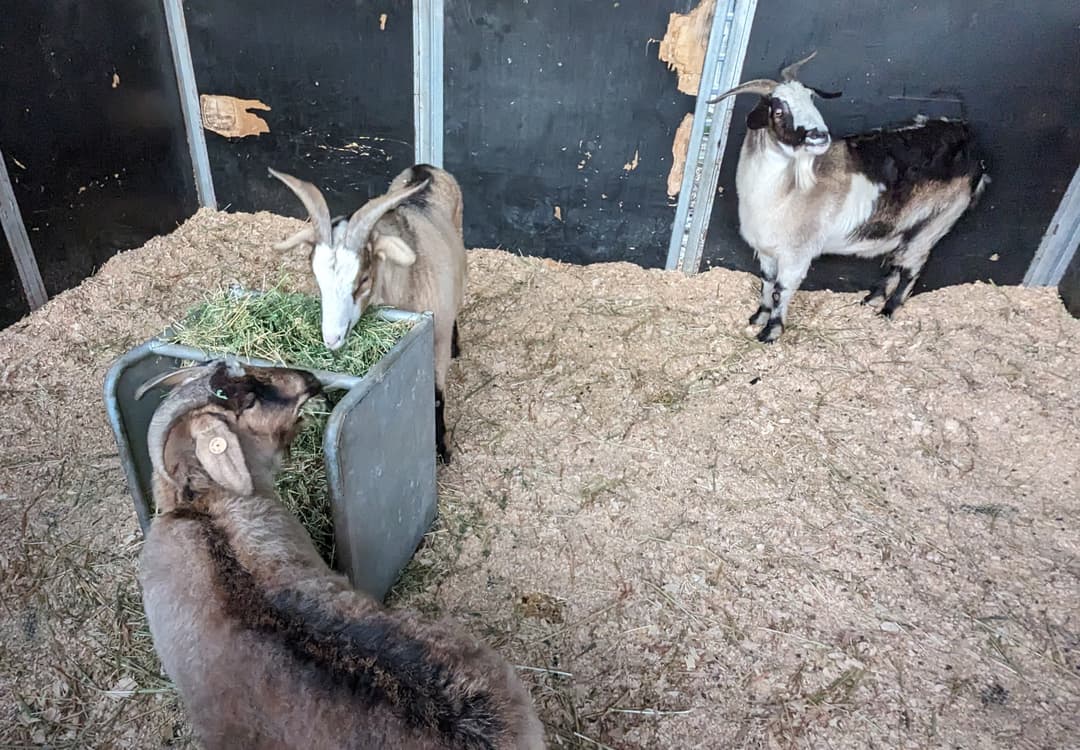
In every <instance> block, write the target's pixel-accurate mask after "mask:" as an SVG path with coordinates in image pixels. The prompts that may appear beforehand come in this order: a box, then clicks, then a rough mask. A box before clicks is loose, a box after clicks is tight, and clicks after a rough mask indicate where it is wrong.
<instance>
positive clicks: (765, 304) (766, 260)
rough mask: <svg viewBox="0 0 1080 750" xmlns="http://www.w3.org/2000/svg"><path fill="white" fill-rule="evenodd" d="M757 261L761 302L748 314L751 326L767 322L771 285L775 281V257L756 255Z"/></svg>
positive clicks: (769, 310)
mask: <svg viewBox="0 0 1080 750" xmlns="http://www.w3.org/2000/svg"><path fill="white" fill-rule="evenodd" d="M758 263H759V264H760V265H761V304H759V305H758V309H757V310H756V311H755V312H754V314H753V315H751V316H750V325H752V326H763V325H765V323H766V322H768V320H769V316H770V315H771V314H772V309H773V301H772V293H773V285H774V284H775V283H776V258H774V257H772V256H770V255H758Z"/></svg>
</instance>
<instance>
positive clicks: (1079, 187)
mask: <svg viewBox="0 0 1080 750" xmlns="http://www.w3.org/2000/svg"><path fill="white" fill-rule="evenodd" d="M1077 245H1080V167H1077V168H1076V172H1075V173H1074V174H1073V178H1072V181H1071V182H1070V183H1069V187H1068V189H1066V191H1065V195H1063V196H1061V203H1059V204H1058V207H1057V211H1055V212H1054V217H1053V218H1052V219H1051V220H1050V225H1049V226H1048V227H1047V228H1046V234H1044V235H1043V238H1042V242H1040V243H1039V249H1038V250H1036V251H1035V257H1034V258H1032V259H1031V265H1030V266H1028V270H1027V273H1026V274H1025V275H1024V285H1025V286H1057V285H1058V283H1060V281H1061V277H1062V276H1064V275H1065V271H1066V269H1068V267H1069V263H1071V262H1072V259H1073V256H1074V255H1076V247H1077Z"/></svg>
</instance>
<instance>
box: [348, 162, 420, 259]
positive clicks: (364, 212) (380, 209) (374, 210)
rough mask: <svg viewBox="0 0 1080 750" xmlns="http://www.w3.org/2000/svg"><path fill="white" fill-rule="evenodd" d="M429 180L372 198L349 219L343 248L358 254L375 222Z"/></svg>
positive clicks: (416, 191) (415, 192) (418, 190)
mask: <svg viewBox="0 0 1080 750" xmlns="http://www.w3.org/2000/svg"><path fill="white" fill-rule="evenodd" d="M430 182H431V178H428V179H426V180H424V181H423V182H418V183H416V184H415V185H410V186H408V187H405V188H402V189H401V190H396V191H394V192H392V193H387V194H386V195H381V196H379V197H378V198H372V199H371V200H369V201H368V202H367V203H365V204H364V205H363V206H361V207H360V208H359V209H358V210H357V211H356V213H354V214H353V215H352V218H351V219H349V226H348V229H346V230H345V247H346V248H347V249H349V250H352V251H353V252H358V251H359V250H360V246H361V245H362V244H363V243H364V241H365V240H366V239H367V236H368V235H369V234H370V233H371V230H372V229H373V228H374V227H375V224H376V222H378V221H379V219H381V218H382V217H383V214H385V213H386V212H387V211H390V210H391V209H394V208H397V207H398V206H400V205H401V204H402V203H404V202H405V201H406V200H408V199H409V198H411V197H412V196H414V195H416V194H417V193H419V192H420V191H421V190H423V189H424V188H426V187H427V186H428V184H430Z"/></svg>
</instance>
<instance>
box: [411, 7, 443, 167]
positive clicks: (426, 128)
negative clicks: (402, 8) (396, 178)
mask: <svg viewBox="0 0 1080 750" xmlns="http://www.w3.org/2000/svg"><path fill="white" fill-rule="evenodd" d="M412 6H413V7H412V12H413V125H414V132H415V138H416V140H415V153H416V162H417V163H418V164H431V165H432V166H436V167H441V166H442V165H443V23H444V15H443V0H413V4H412Z"/></svg>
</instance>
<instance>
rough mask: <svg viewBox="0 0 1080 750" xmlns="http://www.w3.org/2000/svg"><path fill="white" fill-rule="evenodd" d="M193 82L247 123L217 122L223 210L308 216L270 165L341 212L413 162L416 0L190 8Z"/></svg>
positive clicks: (212, 147) (285, 1) (213, 156)
mask: <svg viewBox="0 0 1080 750" xmlns="http://www.w3.org/2000/svg"><path fill="white" fill-rule="evenodd" d="M184 11H185V15H186V20H187V28H188V35H189V37H190V43H191V55H192V60H193V63H194V67H195V79H196V83H197V85H198V89H199V93H200V94H201V95H203V96H204V97H205V96H209V97H214V101H213V102H212V105H213V106H214V107H215V109H217V110H219V111H221V112H223V113H225V115H228V114H229V113H230V111H231V110H230V107H231V106H232V104H233V102H232V99H240V100H245V102H246V105H241V106H240V107H239V112H240V113H241V114H242V115H243V113H245V112H246V115H243V116H242V118H241V119H242V121H240V122H239V123H238V125H239V127H229V123H228V122H227V117H226V118H222V121H221V122H208V121H207V120H206V118H205V113H206V111H207V108H206V107H205V106H204V107H203V112H204V125H205V124H209V125H213V126H214V127H215V128H216V129H213V130H211V129H208V130H205V131H204V132H205V136H206V145H207V151H208V153H209V156H210V166H211V171H212V174H213V179H214V188H215V191H216V194H217V201H218V205H219V206H220V207H221V208H227V209H229V210H236V211H263V210H266V211H273V212H275V213H279V214H284V215H286V216H296V217H301V218H303V217H306V213H305V211H304V209H303V206H302V205H301V204H300V202H299V201H298V200H297V199H296V198H295V197H294V196H293V195H292V193H290V192H289V191H288V190H287V189H286V188H285V187H284V186H283V185H282V184H281V183H279V182H278V181H276V180H274V179H273V178H271V177H270V176H269V175H268V173H267V167H274V168H275V169H278V170H281V171H284V172H288V173H291V174H294V175H296V176H297V177H300V178H302V179H306V180H309V181H312V182H314V183H315V184H317V185H318V186H319V187H320V188H321V189H322V190H323V193H324V194H325V196H326V199H327V202H328V203H329V206H330V210H331V212H332V213H333V214H334V215H338V214H345V213H351V212H352V211H354V210H355V209H356V208H358V207H359V206H360V204H362V203H363V202H364V201H366V200H367V199H368V198H370V197H372V196H374V195H378V194H380V193H382V192H383V191H385V190H386V187H387V185H388V184H389V182H390V180H391V179H392V178H393V176H394V175H396V174H397V173H398V172H400V171H401V170H402V169H405V168H406V167H407V166H409V165H411V164H412V163H413V79H412V2H411V0H385V2H379V3H374V2H355V3H342V2H338V0H311V1H310V2H304V3H297V2H295V1H294V0H264V1H263V2H251V0H244V1H241V2H234V3H218V2H211V1H210V0H188V1H187V2H185V3H184Z"/></svg>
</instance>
